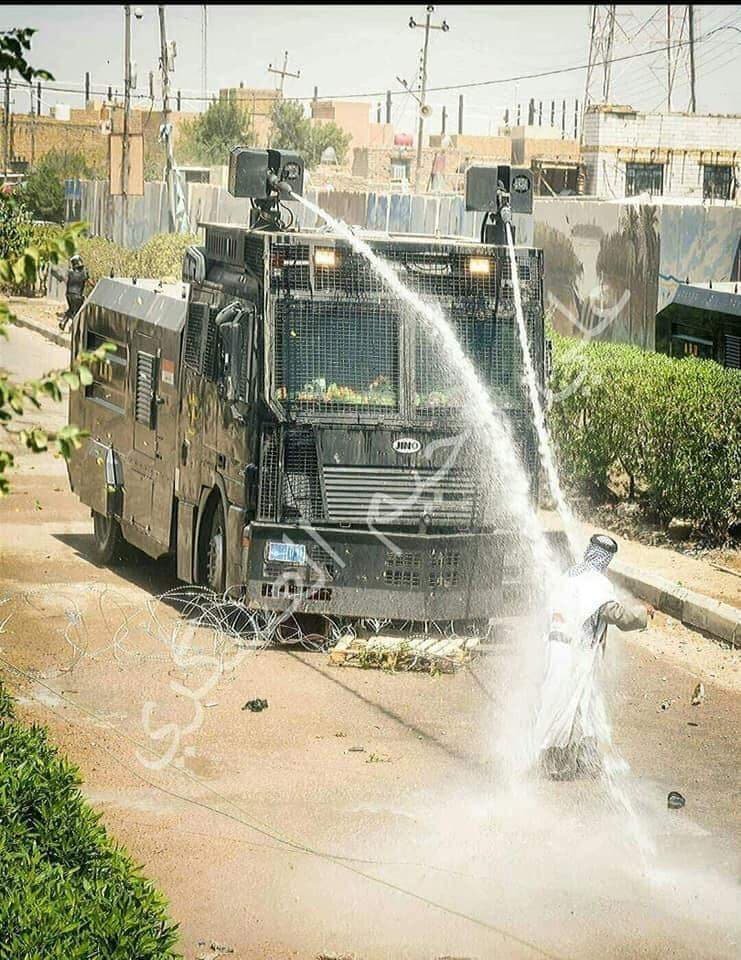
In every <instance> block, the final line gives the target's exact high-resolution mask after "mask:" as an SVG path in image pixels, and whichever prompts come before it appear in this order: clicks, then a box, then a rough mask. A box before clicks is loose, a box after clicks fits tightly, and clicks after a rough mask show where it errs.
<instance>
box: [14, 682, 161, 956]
mask: <svg viewBox="0 0 741 960" xmlns="http://www.w3.org/2000/svg"><path fill="white" fill-rule="evenodd" d="M0 711H1V717H0V756H1V757H2V763H1V764H0V823H2V832H1V833H0V885H1V886H2V889H3V896H2V897H0V957H8V958H10V957H13V958H29V960H30V958H37V957H38V958H41V957H44V960H88V958H93V957H97V958H104V957H106V958H110V960H114V958H115V960H119V958H120V960H129V958H134V957H135V958H137V960H171V958H174V957H175V956H176V954H175V953H174V952H173V945H174V943H175V939H176V935H177V934H176V927H175V926H174V925H173V924H172V923H171V922H170V921H169V920H168V918H167V913H166V903H165V900H164V898H163V897H162V895H161V894H160V893H158V892H157V891H156V890H155V889H154V887H153V886H152V884H151V883H150V882H149V881H148V880H146V879H145V878H144V877H142V875H141V873H140V871H139V869H138V868H137V867H136V866H135V865H134V864H133V862H132V861H131V859H130V858H129V856H128V855H127V854H126V853H125V852H124V851H123V850H122V849H121V848H120V847H118V846H116V845H115V844H114V843H113V842H112V841H111V840H110V838H109V837H108V835H107V834H106V831H105V829H104V828H103V827H102V826H101V825H100V823H99V815H98V814H96V813H95V812H94V811H93V810H92V809H91V808H90V807H89V806H88V805H87V804H86V803H85V801H84V799H83V797H82V794H81V793H80V782H81V780H80V775H79V772H78V770H77V769H76V768H75V767H74V766H73V765H72V764H71V763H69V762H68V761H67V760H65V759H63V758H62V757H60V756H59V755H58V754H57V752H56V750H55V749H54V747H53V746H52V745H51V744H50V743H49V741H48V739H47V735H46V731H45V730H44V729H42V728H41V727H37V726H33V727H27V726H23V725H21V724H20V723H18V722H16V721H15V720H14V719H13V717H12V706H11V705H10V703H9V698H8V697H7V695H6V693H5V691H4V688H3V686H2V684H0Z"/></svg>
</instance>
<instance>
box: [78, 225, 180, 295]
mask: <svg viewBox="0 0 741 960" xmlns="http://www.w3.org/2000/svg"><path fill="white" fill-rule="evenodd" d="M196 242H197V238H196V237H195V236H192V235H189V234H181V233H160V234H157V236H154V237H152V238H151V239H150V240H148V241H147V242H146V243H145V244H144V245H143V246H142V247H140V248H139V249H138V250H127V249H126V248H125V247H120V246H119V245H118V244H116V243H113V242H112V241H111V240H106V239H105V238H104V237H89V238H87V239H86V240H81V241H80V247H79V253H80V256H81V257H82V259H83V261H84V263H85V266H86V267H87V269H88V273H89V274H90V280H91V282H92V283H97V281H98V280H100V278H101V277H109V276H110V275H111V273H112V274H113V276H114V277H154V278H156V279H158V280H179V279H180V276H181V274H182V264H183V256H184V254H185V250H186V247H188V246H189V245H190V244H192V243H196Z"/></svg>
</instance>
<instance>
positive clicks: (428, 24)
mask: <svg viewBox="0 0 741 960" xmlns="http://www.w3.org/2000/svg"><path fill="white" fill-rule="evenodd" d="M434 12H435V8H434V7H433V6H432V4H428V6H427V15H426V17H425V22H424V23H423V24H422V23H417V21H416V20H415V19H414V17H410V18H409V27H410V29H411V30H416V29H417V28H419V29H420V30H424V32H425V42H424V46H423V47H422V69H421V74H420V81H421V82H420V98H419V125H418V127H417V164H416V168H415V173H414V186H415V189H416V190H417V191H419V183H420V169H421V167H422V138H423V137H424V130H425V117H426V116H428V114H429V112H430V111H429V108H428V106H427V102H426V97H427V53H428V51H429V47H430V30H442V32H443V33H447V32H448V30H450V27H449V26H448V23H447V21H446V20H443V21H442V23H432V14H433V13H434Z"/></svg>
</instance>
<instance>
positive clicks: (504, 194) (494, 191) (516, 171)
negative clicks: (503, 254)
mask: <svg viewBox="0 0 741 960" xmlns="http://www.w3.org/2000/svg"><path fill="white" fill-rule="evenodd" d="M466 210H473V211H479V212H481V213H483V214H484V220H483V223H482V224H481V241H482V243H494V244H506V242H507V236H506V224H508V223H510V224H512V236H513V237H514V234H515V226H514V223H513V221H512V215H513V214H524V215H526V216H529V217H532V214H533V175H532V172H531V171H530V170H528V169H527V168H526V167H510V166H509V165H507V164H500V165H498V166H493V167H479V166H474V167H469V168H468V170H467V171H466Z"/></svg>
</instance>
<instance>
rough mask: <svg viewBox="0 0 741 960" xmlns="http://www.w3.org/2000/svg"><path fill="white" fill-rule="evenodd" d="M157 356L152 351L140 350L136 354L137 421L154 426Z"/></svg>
mask: <svg viewBox="0 0 741 960" xmlns="http://www.w3.org/2000/svg"><path fill="white" fill-rule="evenodd" d="M156 369H157V358H156V357H154V356H153V355H152V354H151V353H143V352H139V353H137V355H136V400H135V403H134V416H135V417H136V420H137V423H143V424H144V425H145V426H146V427H150V428H151V427H152V426H153V425H154V424H153V420H154V417H153V412H154V383H155V373H156Z"/></svg>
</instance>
